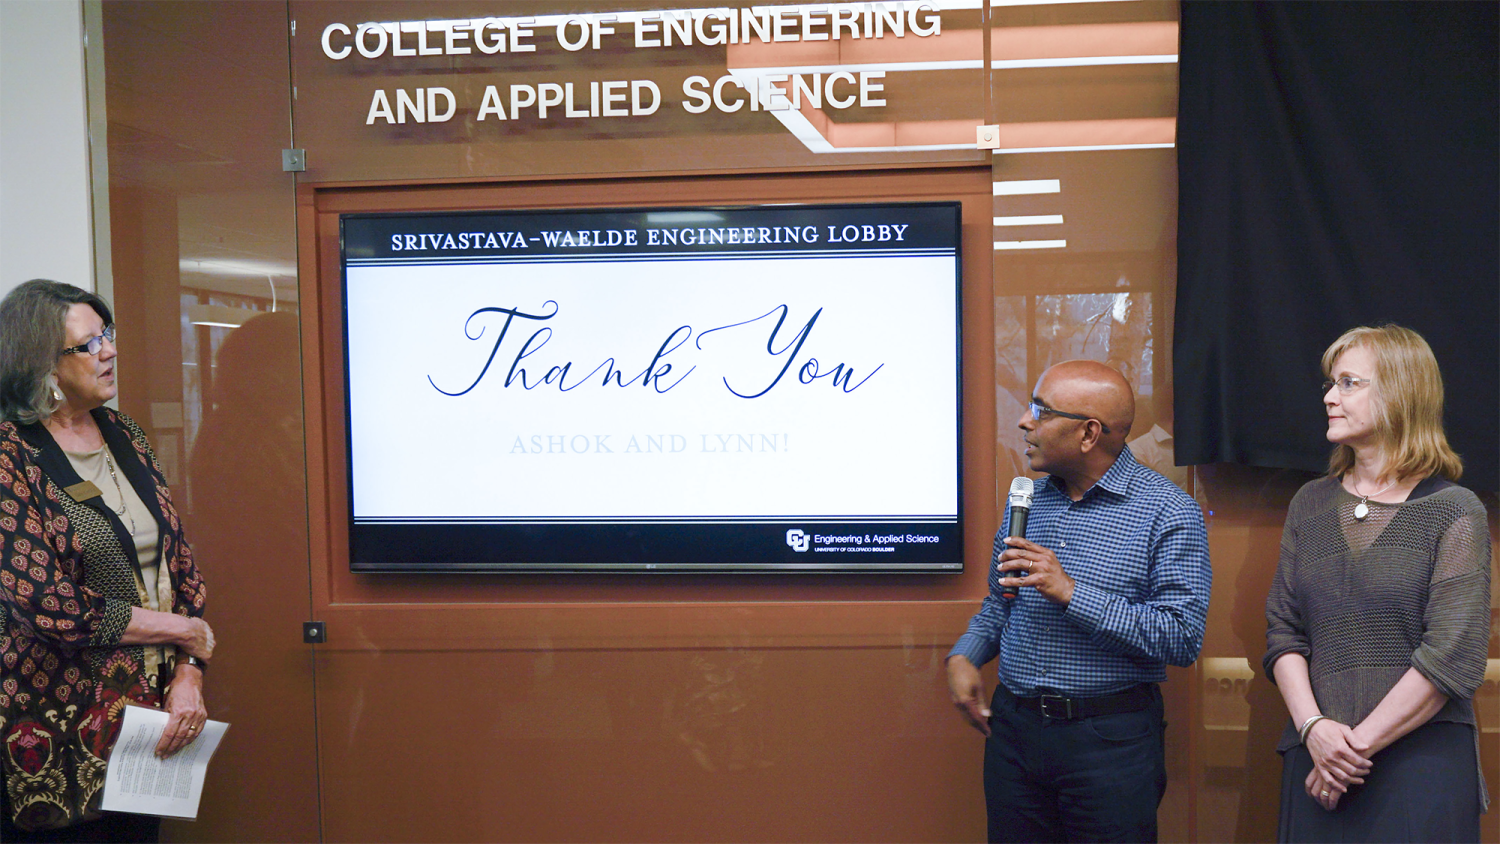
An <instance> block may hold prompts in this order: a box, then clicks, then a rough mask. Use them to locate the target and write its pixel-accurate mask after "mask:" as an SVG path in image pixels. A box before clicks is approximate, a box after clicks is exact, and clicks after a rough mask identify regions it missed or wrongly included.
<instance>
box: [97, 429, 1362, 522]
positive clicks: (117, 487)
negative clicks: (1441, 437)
mask: <svg viewBox="0 0 1500 844" xmlns="http://www.w3.org/2000/svg"><path fill="white" fill-rule="evenodd" d="M104 465H105V466H108V467H109V479H110V480H112V481H114V482H115V492H116V493H117V494H118V495H119V496H120V509H118V510H115V515H116V516H124V517H125V518H127V519H129V520H130V534H131V535H132V536H134V535H135V517H134V516H132V515H130V513H129V512H127V511H128V510H129V509H130V508H129V507H126V506H125V490H124V489H122V488H121V487H120V477H119V475H116V474H115V461H114V459H113V458H111V457H110V456H109V446H107V445H106V446H105V447H104ZM1360 506H1364V505H1360ZM110 509H111V510H114V509H115V508H113V507H111V508H110ZM1358 512H1359V511H1358V510H1357V509H1356V510H1355V514H1356V515H1358ZM1358 518H1361V519H1363V518H1364V516H1358Z"/></svg>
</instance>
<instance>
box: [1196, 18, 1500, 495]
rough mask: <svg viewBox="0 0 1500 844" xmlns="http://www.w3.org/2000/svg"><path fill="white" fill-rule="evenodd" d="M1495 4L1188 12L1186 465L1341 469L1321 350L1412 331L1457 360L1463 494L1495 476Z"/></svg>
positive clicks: (1450, 384)
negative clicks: (1377, 329) (1332, 462)
mask: <svg viewBox="0 0 1500 844" xmlns="http://www.w3.org/2000/svg"><path fill="white" fill-rule="evenodd" d="M1497 9H1500V6H1497V4H1495V3H1491V2H1401V3H1394V2H1340V3H1285V2H1270V3H1244V2H1193V0H1187V2H1184V3H1183V5H1182V49H1181V58H1180V61H1181V101H1180V105H1179V112H1178V135H1177V143H1178V174H1179V181H1180V186H1179V190H1180V205H1179V222H1178V259H1179V263H1178V288H1177V311H1176V341H1175V347H1174V349H1173V364H1174V369H1175V372H1174V383H1175V385H1176V395H1175V407H1174V410H1175V416H1176V424H1175V431H1174V434H1175V440H1176V449H1177V462H1178V464H1180V465H1187V464H1194V463H1213V462H1226V463H1242V464H1249V465H1254V466H1270V467H1279V468H1293V469H1310V470H1315V471H1316V470H1322V469H1325V468H1326V466H1327V459H1328V453H1329V448H1330V446H1329V444H1328V443H1327V441H1326V440H1325V439H1324V432H1325V430H1326V427H1327V426H1326V422H1325V417H1324V415H1323V406H1322V402H1321V396H1320V393H1319V384H1320V382H1321V380H1322V373H1321V371H1320V370H1319V359H1320V358H1321V356H1322V353H1323V350H1324V349H1325V348H1327V346H1328V345H1329V344H1330V343H1332V342H1333V340H1335V339H1336V338H1337V337H1338V336H1339V335H1340V334H1341V333H1343V332H1344V331H1345V330H1346V329H1348V328H1350V327H1352V326H1355V325H1362V324H1371V323H1376V322H1385V321H1390V322H1397V323H1400V324H1402V325H1405V326H1408V327H1410V328H1413V329H1415V330H1417V331H1419V332H1421V333H1422V335H1423V336H1424V337H1426V338H1427V341H1428V342H1429V343H1430V344H1431V345H1432V347H1433V351H1434V352H1435V353H1436V355H1437V359H1438V364H1439V365H1440V366H1441V367H1442V371H1443V378H1444V383H1445V386H1446V389H1447V400H1448V404H1447V414H1446V422H1447V430H1448V435H1449V439H1450V440H1451V441H1452V443H1453V446H1454V448H1455V449H1457V450H1458V452H1459V454H1461V455H1462V456H1463V458H1464V463H1465V474H1464V479H1463V481H1464V483H1465V484H1466V485H1468V486H1470V487H1473V488H1475V489H1478V490H1485V491H1493V490H1496V489H1497V488H1500V483H1497V462H1500V442H1497V435H1496V430H1497V421H1496V420H1497V411H1500V218H1497V208H1500V167H1497V160H1500V132H1497V125H1500V109H1497V91H1500V78H1497V66H1500V64H1497V62H1500V57H1497V41H1500V23H1497Z"/></svg>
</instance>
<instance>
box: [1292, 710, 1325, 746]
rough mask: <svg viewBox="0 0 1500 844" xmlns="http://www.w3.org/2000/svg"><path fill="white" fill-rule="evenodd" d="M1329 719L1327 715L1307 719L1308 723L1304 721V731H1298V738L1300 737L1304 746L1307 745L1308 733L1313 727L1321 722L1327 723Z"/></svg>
mask: <svg viewBox="0 0 1500 844" xmlns="http://www.w3.org/2000/svg"><path fill="white" fill-rule="evenodd" d="M1327 719H1328V716H1327V715H1314V716H1312V717H1311V718H1309V719H1307V720H1306V721H1303V722H1302V729H1300V730H1298V731H1297V737H1298V739H1299V740H1300V741H1301V742H1302V743H1303V744H1307V733H1308V731H1309V730H1311V729H1312V725H1313V724H1316V723H1318V722H1319V721H1325V720H1327Z"/></svg>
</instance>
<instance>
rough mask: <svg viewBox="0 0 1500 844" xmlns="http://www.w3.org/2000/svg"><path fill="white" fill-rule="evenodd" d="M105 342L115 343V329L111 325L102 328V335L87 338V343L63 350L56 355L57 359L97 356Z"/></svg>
mask: <svg viewBox="0 0 1500 844" xmlns="http://www.w3.org/2000/svg"><path fill="white" fill-rule="evenodd" d="M105 340H108V341H109V342H111V343H113V342H115V327H114V326H113V325H106V326H104V333H103V334H95V335H94V336H93V337H90V338H89V341H88V342H87V343H79V344H78V345H76V346H69V347H68V348H66V349H63V350H62V351H61V352H58V353H57V354H58V357H61V356H63V355H83V354H89V355H97V354H99V351H100V350H101V349H103V348H104V341H105Z"/></svg>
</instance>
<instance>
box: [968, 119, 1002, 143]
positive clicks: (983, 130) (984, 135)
mask: <svg viewBox="0 0 1500 844" xmlns="http://www.w3.org/2000/svg"><path fill="white" fill-rule="evenodd" d="M974 134H975V136H976V137H975V144H976V146H978V147H979V148H980V149H999V148H1000V126H999V124H996V123H991V124H990V125H988V126H980V127H978V129H977V130H976V131H975V133H974Z"/></svg>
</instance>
